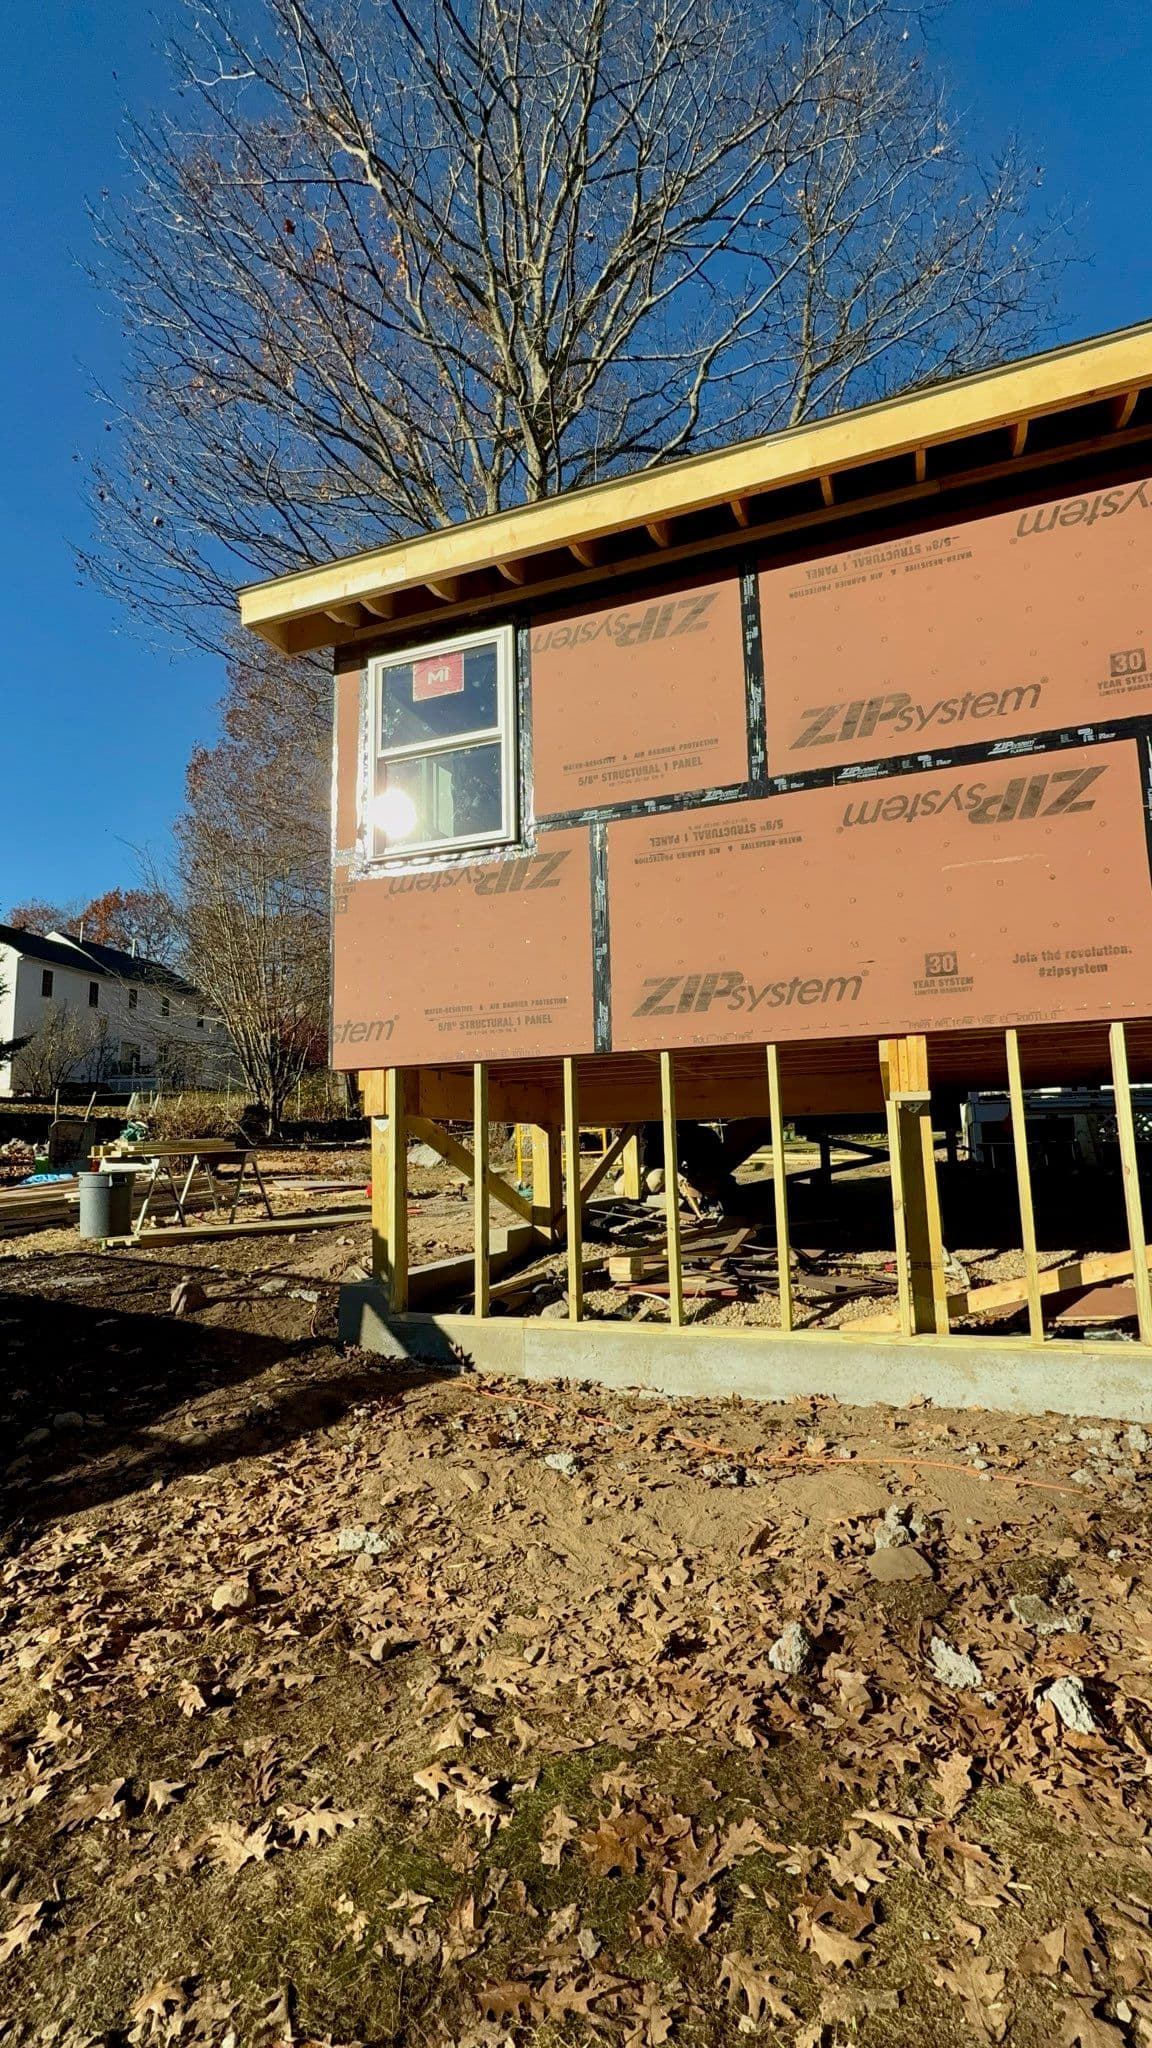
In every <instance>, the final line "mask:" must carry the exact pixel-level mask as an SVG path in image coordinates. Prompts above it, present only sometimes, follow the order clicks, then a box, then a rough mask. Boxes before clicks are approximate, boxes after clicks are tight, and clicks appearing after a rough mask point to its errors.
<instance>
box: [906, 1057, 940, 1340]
mask: <svg viewBox="0 0 1152 2048" xmlns="http://www.w3.org/2000/svg"><path fill="white" fill-rule="evenodd" d="M900 1071H901V1077H902V1087H903V1090H904V1092H905V1093H906V1094H907V1096H908V1101H907V1102H906V1103H905V1104H902V1105H901V1109H900V1117H899V1128H900V1137H901V1144H902V1153H903V1157H902V1161H901V1166H902V1180H903V1189H904V1227H905V1229H906V1231H907V1234H908V1276H909V1283H910V1286H911V1290H912V1328H913V1330H914V1331H917V1332H920V1331H930V1330H935V1331H936V1332H937V1334H938V1335H939V1336H941V1337H946V1336H947V1335H948V1292H947V1286H946V1283H945V1279H944V1236H943V1232H942V1230H941V1227H940V1191H939V1188H938V1187H937V1184H936V1147H935V1143H934V1140H933V1136H932V1104H931V1101H930V1098H929V1089H928V1041H927V1039H925V1038H924V1037H923V1036H920V1035H916V1036H913V1037H909V1038H905V1039H903V1040H902V1041H901V1050H900Z"/></svg>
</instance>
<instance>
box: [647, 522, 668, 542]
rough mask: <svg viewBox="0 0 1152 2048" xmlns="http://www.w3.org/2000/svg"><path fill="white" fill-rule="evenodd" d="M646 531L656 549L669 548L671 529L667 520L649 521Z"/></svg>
mask: <svg viewBox="0 0 1152 2048" xmlns="http://www.w3.org/2000/svg"><path fill="white" fill-rule="evenodd" d="M647 529H648V532H649V533H650V534H651V536H652V538H653V540H654V541H655V543H656V545H657V547H658V548H668V547H671V545H672V527H671V524H670V522H669V521H668V520H667V519H649V520H648V522H647Z"/></svg>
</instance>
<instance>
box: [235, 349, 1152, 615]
mask: <svg viewBox="0 0 1152 2048" xmlns="http://www.w3.org/2000/svg"><path fill="white" fill-rule="evenodd" d="M1149 380H1152V323H1148V324H1146V325H1143V326H1141V327H1138V328H1131V329H1128V330H1126V331H1125V332H1124V333H1122V334H1119V335H1106V336H1103V337H1101V338H1100V339H1098V340H1094V341H1090V342H1082V343H1076V344H1073V345H1072V346H1070V347H1067V348H1062V349H1058V350H1054V351H1052V352H1051V353H1049V354H1047V355H1043V356H1036V357H1030V358H1028V359H1027V360H1026V361H1024V362H1020V363H1011V364H1006V365H1003V366H1001V367H999V368H997V369H995V370H990V371H984V372H980V373H979V374H977V375H975V376H972V377H965V378H959V379H957V380H955V381H954V382H949V383H945V384H939V385H934V386H932V387H931V388H930V389H928V390H923V391H912V392H907V393H904V394H902V395H901V396H899V397H896V398H892V399H885V400H882V401H879V402H878V403H876V404H874V405H869V406H864V407H861V408H860V409H858V410H857V411H854V412H847V413H837V414H833V415H832V416H831V417H830V418H828V419H824V420H816V421H813V422H811V423H809V424H807V425H804V426H800V427H793V428H788V429H786V430H785V431H784V432H783V433H778V434H772V435H768V436H765V437H763V438H761V439H759V440H755V441H745V442H740V443H737V444H736V445H735V446H733V447H728V448H722V449H716V450H712V451H710V452H708V453H705V454H701V455H695V456H689V457H687V458H685V460H683V461H681V462H675V463H669V464H667V465H665V466H664V467H662V468H654V469H647V470H641V471H637V472H633V473H631V474H629V475H627V476H622V477H613V478H609V479H607V480H606V481H605V482H603V483H599V484H593V485H590V486H588V487H587V488H586V489H584V490H580V491H571V492H566V493H561V494H560V495H559V496H557V497H554V498H545V499H542V500H539V501H538V502H536V503H534V504H531V505H521V506H517V507H515V508H513V509H512V510H510V511H507V512H500V513H494V514H492V515H490V516H489V517H487V518H484V519H478V520H470V521H467V522H464V523H463V524H460V525H456V526H450V527H445V528H442V529H440V530H439V531H437V532H435V533H430V534H423V535H421V536H419V537H418V538H416V539H414V540H410V541H394V542H390V543H389V544H388V545H387V546H386V547H383V548H379V549H375V550H373V551H372V552H370V553H367V554H362V555H356V556H352V557H350V558H348V559H346V560H343V561H338V562H333V563H329V564H324V565H321V566H319V567H316V568H311V569H303V570H299V571H297V572H296V573H294V574H291V575H287V576H280V577H277V578H275V579H274V580H272V581H270V582H267V583H259V584H253V585H249V586H248V587H247V588H246V589H244V590H242V591H241V592H240V617H241V622H242V624H243V625H245V626H247V627H252V628H255V629H256V630H258V631H259V630H265V631H269V629H271V631H270V632H269V637H275V628H276V627H277V626H284V625H289V624H290V623H291V622H292V621H293V620H298V619H300V618H301V617H303V616H305V615H308V614H312V613H315V612H328V613H330V612H331V609H332V607H334V606H339V605H349V604H354V603H356V602H357V601H359V600H361V599H363V598H365V597H377V596H380V595H382V594H387V593H389V592H396V591H400V590H405V589H410V588H412V587H413V586H418V585H421V584H427V583H428V582H429V581H430V580H431V579H434V578H435V579H439V580H443V579H444V578H446V577H448V576H461V575H466V574H468V573H470V572H474V571H477V570H485V569H492V568H495V567H497V566H498V564H499V563H500V562H501V561H504V560H516V559H518V558H521V557H523V556H526V555H531V554H535V553H541V552H544V551H546V550H548V549H551V548H560V547H566V546H568V545H569V543H570V542H572V541H578V542H588V541H594V540H596V539H598V538H603V537H604V536H606V535H609V534H612V533H618V532H620V531H622V530H626V529H628V528H631V527H644V526H647V525H649V524H650V523H651V522H653V521H659V520H661V519H667V518H674V517H676V515H677V514H678V513H679V514H684V513H687V512H695V511H703V510H707V509H709V508H711V507H713V506H717V505H722V504H725V503H730V502H731V501H732V500H733V499H747V498H749V497H752V496H755V495H757V494H758V493H760V492H763V491H768V490H778V489H780V488H782V487H783V486H785V485H790V484H798V483H803V482H806V481H809V480H812V479H816V478H819V477H821V476H827V475H829V474H834V473H835V472H836V471H837V470H844V469H851V468H853V467H855V466H857V465H859V464H861V463H865V462H880V461H884V460H886V459H889V458H891V457H893V456H898V455H902V454H907V453H909V452H912V451H914V450H916V449H921V448H928V447H932V446H938V445H940V444H944V443H947V442H950V441H954V440H959V439H962V438H964V437H965V436H967V435H971V434H975V433H980V432H987V431H989V430H991V429H993V428H995V427H998V426H1004V425H1009V424H1012V423H1014V422H1015V421H1017V420H1019V419H1021V418H1029V419H1034V418H1037V417H1039V416H1041V415H1042V414H1044V413H1048V412H1055V411H1060V410H1061V409H1063V408H1065V407H1068V406H1071V405H1087V404H1091V403H1093V402H1094V401H1096V400H1100V399H1106V398H1111V397H1115V396H1118V395H1120V394H1122V393H1124V392H1127V391H1129V390H1131V389H1132V388H1134V387H1135V386H1137V385H1140V384H1142V383H1147V382H1148V381H1149ZM337 623H338V622H337ZM345 637H346V635H345V634H344V633H342V632H341V631H339V630H335V631H332V630H328V631H326V634H325V639H326V641H327V642H328V643H329V644H330V643H331V642H334V641H340V640H342V639H343V638H345Z"/></svg>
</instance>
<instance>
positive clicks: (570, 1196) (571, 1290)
mask: <svg viewBox="0 0 1152 2048" xmlns="http://www.w3.org/2000/svg"><path fill="white" fill-rule="evenodd" d="M564 1183H565V1190H564V1191H565V1203H564V1207H565V1212H566V1217H567V1227H568V1320H569V1322H571V1323H579V1322H582V1321H583V1319H584V1209H583V1204H582V1202H581V1199H580V1088H579V1083H578V1082H577V1079H576V1062H575V1060H574V1059H567V1058H566V1059H565V1061H564Z"/></svg>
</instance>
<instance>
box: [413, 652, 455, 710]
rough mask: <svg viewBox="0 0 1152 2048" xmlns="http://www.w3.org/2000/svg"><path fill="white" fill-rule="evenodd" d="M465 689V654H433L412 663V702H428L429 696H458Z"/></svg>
mask: <svg viewBox="0 0 1152 2048" xmlns="http://www.w3.org/2000/svg"><path fill="white" fill-rule="evenodd" d="M463 689H464V656H463V655H462V654H433V655H429V656H428V658H427V659H426V660H424V661H414V662H413V663H412V702H413V703H414V704H426V703H427V701H428V699H429V697H458V696H460V695H461V693H462V691H463Z"/></svg>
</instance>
